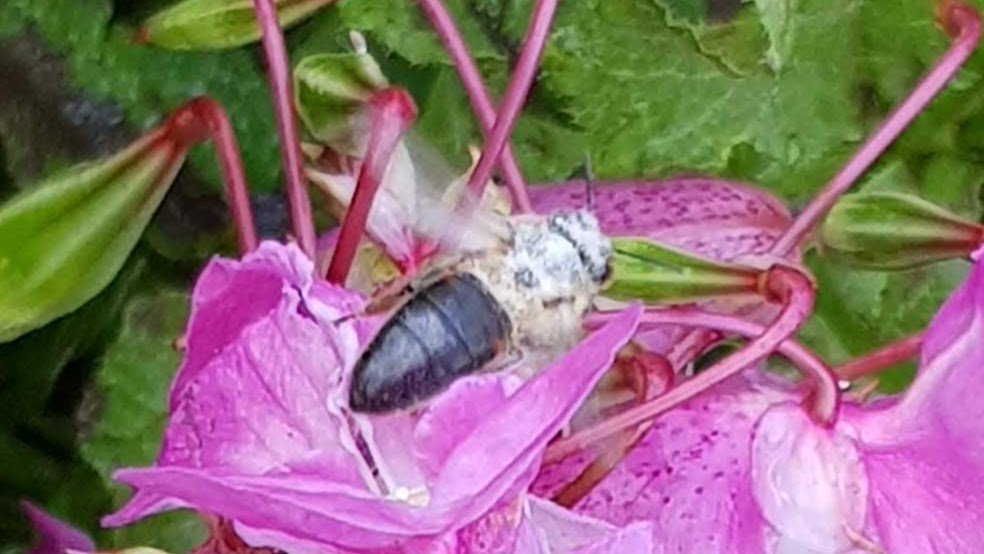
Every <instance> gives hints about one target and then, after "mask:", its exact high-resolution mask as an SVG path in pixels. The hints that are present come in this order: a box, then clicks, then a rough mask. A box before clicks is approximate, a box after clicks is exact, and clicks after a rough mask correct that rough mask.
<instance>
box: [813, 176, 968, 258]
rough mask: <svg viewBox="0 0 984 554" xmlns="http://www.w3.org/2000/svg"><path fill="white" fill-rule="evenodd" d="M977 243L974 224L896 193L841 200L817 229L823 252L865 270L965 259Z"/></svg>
mask: <svg viewBox="0 0 984 554" xmlns="http://www.w3.org/2000/svg"><path fill="white" fill-rule="evenodd" d="M981 239H982V227H981V226H980V225H977V224H975V223H973V222H970V221H966V220H964V219H962V218H960V217H959V216H957V215H954V214H952V213H950V212H948V211H947V210H945V209H943V208H941V207H939V206H937V205H935V204H932V203H930V202H927V201H926V200H923V199H922V198H919V197H918V196H914V195H910V194H902V193H897V192H869V193H859V194H852V195H849V196H846V197H844V198H843V199H842V200H841V201H840V202H838V203H837V204H836V205H835V206H834V208H833V209H832V210H831V211H830V214H828V215H827V219H826V221H825V222H824V225H823V228H822V229H821V231H820V240H821V248H822V250H823V252H824V253H825V254H827V255H829V256H831V257H834V258H837V259H841V260H844V261H845V262H846V263H849V264H851V265H854V266H857V267H863V268H869V269H908V268H912V267H916V266H919V265H924V264H928V263H931V262H935V261H940V260H945V259H948V258H959V257H965V256H967V255H968V254H970V253H971V252H972V251H974V250H975V249H976V248H977V247H978V246H979V245H980V244H981Z"/></svg>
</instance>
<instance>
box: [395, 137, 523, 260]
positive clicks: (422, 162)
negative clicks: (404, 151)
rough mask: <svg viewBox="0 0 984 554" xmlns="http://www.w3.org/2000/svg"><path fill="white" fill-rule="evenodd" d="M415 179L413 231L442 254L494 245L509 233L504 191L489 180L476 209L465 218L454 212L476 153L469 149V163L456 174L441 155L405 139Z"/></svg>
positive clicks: (464, 192)
mask: <svg viewBox="0 0 984 554" xmlns="http://www.w3.org/2000/svg"><path fill="white" fill-rule="evenodd" d="M407 146H408V151H409V152H410V157H411V159H412V161H413V167H414V172H415V175H414V176H415V179H416V184H417V186H416V194H415V206H414V210H413V211H414V212H415V217H416V225H415V231H416V232H417V233H418V234H419V235H421V236H422V237H425V238H426V239H428V240H430V241H431V242H433V243H435V244H437V245H439V246H440V247H441V250H443V251H444V253H449V252H456V251H457V252H469V251H477V250H484V249H488V248H493V247H495V246H496V245H498V244H501V243H502V242H503V241H505V240H508V239H509V238H510V236H511V230H510V229H511V227H510V225H509V201H508V196H507V195H506V193H505V191H504V190H503V189H502V188H501V187H500V186H499V185H497V184H495V183H494V182H492V183H489V184H488V186H486V188H485V192H484V194H483V196H482V199H481V201H479V202H478V209H476V210H474V211H473V212H472V213H471V214H469V215H468V216H467V217H466V216H463V215H462V214H460V213H457V212H456V211H455V207H456V206H457V205H458V204H459V202H460V200H461V199H462V198H463V197H464V196H465V195H466V194H468V192H467V187H466V185H467V183H468V178H469V176H470V175H471V171H472V169H474V164H475V163H476V162H477V158H478V154H479V153H478V152H477V151H475V150H472V152H471V154H472V166H471V167H470V168H469V170H468V171H467V172H465V173H464V174H463V175H456V174H455V172H454V170H453V169H451V168H450V166H449V165H448V164H447V162H446V161H444V159H443V157H441V156H440V154H438V153H437V152H435V151H434V149H433V148H431V147H430V146H429V145H427V144H426V143H424V141H422V140H419V139H417V138H416V137H415V136H414V135H410V136H409V137H408V138H407Z"/></svg>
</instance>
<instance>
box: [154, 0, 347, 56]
mask: <svg viewBox="0 0 984 554" xmlns="http://www.w3.org/2000/svg"><path fill="white" fill-rule="evenodd" d="M331 2H332V0H276V1H275V2H274V3H275V4H276V6H277V20H278V22H279V23H280V26H281V27H289V26H290V25H293V24H294V23H297V22H299V21H301V20H303V19H304V18H306V17H308V16H309V15H311V14H313V13H314V12H316V11H318V10H319V9H321V8H322V7H324V6H326V5H328V4H329V3H331ZM260 36H261V35H260V26H259V25H257V23H256V15H255V14H254V12H253V0H185V1H184V2H179V3H177V4H175V5H173V6H171V7H170V8H167V9H165V10H163V11H161V12H158V13H157V14H155V15H154V16H152V17H151V18H150V19H148V20H147V21H146V22H145V23H144V25H143V26H142V27H141V28H140V31H139V34H138V36H137V40H139V41H140V42H149V43H151V44H154V45H156V46H160V47H162V48H169V49H172V50H221V49H226V48H235V47H237V46H242V45H243V44H248V43H250V42H254V41H257V40H259V39H260Z"/></svg>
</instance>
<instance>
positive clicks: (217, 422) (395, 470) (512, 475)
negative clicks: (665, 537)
mask: <svg viewBox="0 0 984 554" xmlns="http://www.w3.org/2000/svg"><path fill="white" fill-rule="evenodd" d="M214 264H216V265H218V266H220V269H221V272H218V273H208V272H206V275H207V276H208V279H207V280H206V285H207V286H205V285H202V286H200V287H198V288H196V298H195V300H196V304H195V309H194V312H193V314H192V324H191V327H192V328H193V329H196V332H198V333H200V334H202V335H204V336H203V337H202V339H201V341H200V342H196V343H195V344H198V345H200V344H207V345H212V346H216V345H217V346H220V347H218V348H214V349H212V350H211V351H209V352H206V353H204V354H200V355H199V356H198V357H195V358H194V359H195V360H196V364H195V365H193V366H191V368H192V369H193V371H192V372H191V374H188V375H186V374H185V371H186V368H185V366H182V368H181V370H179V375H178V376H177V378H176V380H175V387H174V388H173V391H172V399H171V404H172V407H173V408H174V413H173V415H172V419H171V421H170V424H169V427H168V429H167V436H166V441H165V444H164V446H163V448H162V452H161V456H160V458H159V460H158V465H157V467H154V468H149V469H138V470H134V469H126V470H121V471H119V472H118V473H117V475H116V476H115V477H116V479H117V480H119V481H120V482H123V483H126V484H129V485H131V486H133V487H135V488H136V489H138V492H137V495H136V496H135V497H134V499H133V500H132V501H131V503H130V504H128V505H127V506H126V507H124V508H123V509H122V510H121V511H120V512H118V513H116V514H114V515H112V516H109V517H107V518H105V520H104V523H105V524H107V525H120V524H124V523H127V522H130V521H133V520H135V519H138V518H141V517H144V516H146V515H149V514H150V513H154V512H157V511H161V510H166V509H173V508H175V507H193V508H195V509H197V510H199V511H203V512H208V513H213V514H216V515H219V516H222V517H225V518H228V519H231V520H233V521H234V522H235V524H236V525H237V527H239V528H241V529H243V531H244V533H247V534H249V535H250V536H252V537H255V538H257V539H258V540H274V541H276V540H278V539H277V537H281V538H282V539H283V540H284V543H283V544H272V545H266V546H274V547H278V548H279V547H284V548H286V547H291V546H294V547H298V548H302V547H303V545H305V544H308V543H310V544H325V545H330V546H331V548H336V549H338V548H340V549H389V548H397V547H409V546H408V545H421V544H432V543H433V544H443V541H444V540H445V536H446V535H447V534H448V533H451V532H454V531H456V530H458V529H460V528H462V527H465V526H467V525H469V524H471V523H473V522H476V521H479V520H480V519H481V518H483V517H486V516H487V515H488V514H489V513H490V511H492V510H494V509H495V507H496V506H497V505H498V504H499V503H501V502H502V500H503V499H504V498H513V497H516V496H517V495H518V494H521V493H522V491H523V490H524V489H525V487H526V486H527V485H528V483H529V481H531V480H532V478H533V474H534V471H535V469H536V466H537V463H538V460H539V456H540V455H541V453H542V451H543V448H544V447H545V445H546V443H547V441H548V440H550V439H551V438H552V437H553V436H554V435H555V434H556V433H557V432H558V430H559V429H560V428H561V427H562V426H563V425H564V424H565V423H566V422H567V421H568V419H569V418H570V416H571V413H572V412H573V411H574V410H575V409H576V407H577V405H578V404H579V403H580V402H581V401H582V400H583V399H584V398H585V397H586V396H587V395H588V394H589V392H590V391H591V389H592V387H593V386H594V384H595V383H596V382H597V381H598V379H600V377H601V375H602V374H603V372H604V371H605V370H606V369H607V367H608V366H609V365H610V364H611V362H612V360H613V359H614V356H615V353H616V352H617V351H618V350H619V349H620V348H621V347H622V346H624V345H625V344H626V343H627V341H628V340H629V338H630V336H631V335H632V333H633V332H634V331H635V329H636V326H637V325H638V321H639V318H640V315H641V308H640V307H638V306H635V307H632V308H629V309H627V310H626V311H625V312H623V313H622V314H621V315H620V316H618V317H615V318H613V320H612V321H611V322H610V323H609V324H608V325H606V326H605V327H603V328H601V329H599V330H598V331H595V332H594V333H592V334H591V335H590V336H589V337H588V338H587V339H585V340H584V341H583V342H582V343H581V344H580V345H579V346H578V347H577V348H575V349H574V350H573V351H572V352H570V353H569V354H567V355H566V356H564V357H562V358H561V359H560V360H558V361H557V362H556V363H554V364H552V365H551V366H550V367H549V368H546V369H545V370H544V371H543V372H542V373H540V375H538V376H537V377H536V378H534V379H532V380H531V381H529V382H527V383H525V384H524V385H523V386H522V387H520V388H518V389H515V390H511V389H514V387H513V386H508V387H506V391H505V392H506V393H507V395H508V396H507V397H506V399H505V400H504V401H503V399H502V398H501V397H499V398H497V397H495V396H494V395H493V396H489V395H486V394H483V393H478V394H476V393H475V391H474V390H471V391H470V392H469V390H470V389H469V388H468V387H462V392H461V394H459V395H454V396H452V397H449V398H448V399H445V400H439V401H437V402H436V404H435V405H436V406H437V407H438V408H437V409H435V411H434V412H433V413H432V414H430V418H429V419H428V420H427V421H428V422H429V423H428V424H429V425H432V426H433V429H435V430H437V429H445V430H447V431H448V432H449V434H450V435H451V436H455V437H459V439H458V440H456V441H455V443H454V444H448V443H441V442H439V441H435V440H428V441H425V442H424V443H423V444H422V445H421V446H420V448H418V447H417V446H415V445H414V443H413V437H414V435H415V429H416V428H415V427H414V426H413V425H411V423H413V421H412V420H411V419H410V418H397V419H393V420H392V421H389V420H386V418H383V419H380V420H379V426H378V428H374V429H372V431H373V433H376V434H378V439H379V440H378V441H377V442H373V437H372V435H369V436H367V437H366V439H367V441H370V442H372V443H371V444H370V447H371V448H370V450H372V451H374V452H375V454H377V455H378V456H380V458H379V459H378V460H377V461H379V462H380V463H381V466H380V467H381V470H382V471H381V474H382V473H385V474H386V477H387V478H389V479H392V480H396V481H399V480H401V479H411V480H412V479H415V477H414V476H413V475H414V474H413V472H414V471H421V468H420V467H418V466H417V464H416V461H417V459H418V456H417V455H416V454H414V455H412V456H410V455H401V456H392V457H391V454H392V452H393V451H394V450H395V449H397V448H401V447H402V450H403V451H404V453H405V454H406V453H411V454H413V453H422V454H423V455H424V457H427V458H428V459H429V460H430V462H429V465H428V466H425V467H426V468H428V469H430V471H431V474H432V476H433V481H432V483H433V484H432V490H431V491H426V490H425V491H424V492H425V493H427V492H429V493H430V494H429V498H428V495H426V494H425V495H424V496H423V497H415V498H413V499H412V500H414V501H419V500H420V499H421V498H423V501H424V503H423V504H422V505H420V504H415V503H413V502H403V501H397V500H391V499H388V498H382V497H380V496H379V495H377V494H376V493H374V492H372V491H371V490H370V489H369V486H368V485H369V484H370V483H369V480H367V479H365V478H364V476H365V475H366V473H365V472H364V471H360V466H359V465H358V462H357V461H356V460H355V459H354V456H353V453H354V452H355V450H356V449H355V447H354V442H353V440H352V437H351V436H350V434H349V432H348V430H347V423H346V420H345V419H344V418H342V417H340V413H341V412H340V411H339V403H338V401H337V396H338V394H339V391H340V390H344V377H343V369H348V368H350V366H351V364H353V363H354V361H355V357H356V356H357V353H358V351H359V348H361V346H362V345H363V344H364V342H365V340H366V339H367V337H368V336H370V335H369V334H367V333H364V332H363V331H365V329H360V325H363V324H365V323H366V322H365V320H364V319H363V318H355V319H349V320H346V321H345V322H341V321H338V318H339V316H342V315H347V314H348V313H349V311H348V310H349V308H354V307H358V306H360V305H361V304H362V301H361V298H360V297H359V296H358V295H354V294H351V293H347V292H345V291H344V290H342V289H335V288H333V287H329V286H327V285H323V284H321V283H320V282H315V281H314V279H313V276H312V275H313V274H312V273H311V265H310V262H309V261H307V260H306V259H305V258H303V256H301V255H300V253H299V252H298V251H297V250H296V248H293V247H289V248H284V247H279V246H277V245H272V246H269V247H265V248H261V251H260V252H258V254H257V255H255V256H248V257H247V258H246V259H244V261H243V262H238V263H237V262H231V263H230V262H214ZM238 273H245V274H247V275H248V276H249V277H250V278H253V277H257V276H258V278H260V279H262V281H263V283H264V288H261V289H259V290H260V292H262V294H257V299H256V301H257V303H263V302H265V303H263V304H262V305H263V306H264V307H265V309H266V312H265V313H253V312H249V313H248V315H249V316H250V319H249V320H248V321H247V322H246V323H245V324H239V325H236V324H235V323H237V322H233V324H230V325H229V328H230V329H232V330H233V331H234V332H228V333H227V334H226V335H224V336H223V340H222V341H220V342H218V343H216V342H215V341H212V342H209V338H210V337H209V336H208V332H209V331H208V329H207V328H205V327H196V324H197V322H198V320H199V318H200V317H203V314H206V315H212V314H219V313H222V311H223V310H226V311H229V312H233V313H237V312H235V310H234V309H232V308H234V306H233V307H230V306H229V305H228V304H229V303H235V301H236V299H235V297H234V296H232V295H231V294H230V291H228V290H226V288H227V287H228V286H230V284H231V283H239V284H241V285H244V286H248V285H250V281H249V280H248V279H247V280H246V282H245V283H243V282H240V281H237V274H238ZM216 275H217V276H218V278H216V277H215V276H216ZM271 275H272V276H273V277H275V279H270V278H269V277H270V276H271ZM278 279H279V280H278ZM274 284H276V285H278V286H273V285H274ZM198 292H202V294H201V295H199V294H198ZM206 293H207V294H206ZM214 317H216V318H217V315H215V316H214ZM333 318H334V319H333ZM370 326H371V324H370ZM199 347H200V346H199ZM190 354H191V353H189V357H191V356H190ZM185 365H188V364H187V363H186V364H185ZM544 399H546V400H544ZM444 402H461V403H462V404H464V405H467V406H469V407H470V408H471V409H473V410H475V411H477V412H478V413H481V414H484V417H483V418H480V419H475V418H472V419H471V420H470V421H459V422H456V421H453V420H451V419H450V418H452V417H453V416H454V414H455V413H458V412H459V411H460V410H455V409H452V408H450V405H444V404H443V403H444ZM421 436H426V433H422V435H421ZM429 448H432V449H433V451H429V450H428V449H429ZM384 466H385V467H384Z"/></svg>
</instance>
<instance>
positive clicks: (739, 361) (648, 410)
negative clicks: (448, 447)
mask: <svg viewBox="0 0 984 554" xmlns="http://www.w3.org/2000/svg"><path fill="white" fill-rule="evenodd" d="M769 273H770V277H769V280H770V281H772V282H773V283H772V284H774V285H776V289H777V292H779V293H781V294H782V296H783V297H784V303H785V307H784V308H783V311H782V313H780V314H779V316H778V317H777V318H776V320H775V321H774V322H773V323H772V324H771V325H770V326H769V327H767V328H763V327H761V326H759V325H757V324H755V323H752V322H748V321H744V320H742V319H739V318H736V317H734V316H728V315H719V314H710V313H706V312H701V311H698V310H696V309H693V308H683V309H671V310H658V311H650V312H647V313H646V314H645V315H644V316H643V320H642V321H643V323H645V324H654V323H658V324H674V325H687V326H693V327H704V328H714V329H720V330H724V331H728V332H733V333H738V334H742V335H746V336H753V337H755V338H754V339H753V340H751V341H750V342H749V343H748V344H747V345H745V347H744V348H742V349H741V350H739V351H738V352H736V353H734V354H732V355H731V356H728V357H727V358H725V359H724V360H721V361H720V362H718V363H716V364H714V366H712V367H710V368H708V369H707V370H705V371H704V372H702V373H699V374H698V375H697V376H695V377H693V378H691V379H689V380H687V381H684V382H683V383H681V384H680V385H677V386H676V387H674V388H673V389H671V390H670V391H669V392H667V393H666V394H663V395H661V396H659V397H657V398H654V399H653V400H651V401H649V402H646V403H645V404H641V405H639V406H636V407H633V408H629V409H628V410H626V411H624V412H622V413H620V414H618V415H616V416H614V417H611V418H609V419H607V420H605V421H602V422H600V423H598V424H596V425H594V426H592V427H589V428H587V429H585V430H584V431H581V432H579V433H576V434H574V435H572V436H570V437H568V438H566V439H562V440H559V441H557V442H555V443H554V444H552V445H551V446H550V447H549V448H548V449H547V452H546V455H545V458H544V459H545V460H546V461H554V460H559V459H562V458H564V457H566V456H568V455H570V454H572V453H574V452H577V451H578V450H581V449H582V448H583V447H584V446H586V445H588V444H591V443H594V442H597V441H599V440H601V439H604V438H607V437H609V436H612V435H614V434H616V433H618V432H620V431H622V430H624V429H627V428H631V427H635V426H636V425H639V424H640V423H644V422H646V421H648V420H650V419H652V418H654V417H656V416H657V415H659V414H661V413H663V412H665V411H667V410H669V409H671V408H674V407H676V406H678V405H680V404H681V403H683V402H686V401H687V400H689V399H691V398H693V397H695V396H697V395H698V394H700V393H701V392H704V391H705V390H707V389H709V388H710V387H712V386H714V385H716V384H718V383H720V382H721V381H724V380H725V379H727V378H729V377H731V376H733V375H736V374H738V373H740V372H741V371H742V370H744V369H745V368H747V367H749V366H751V365H753V364H756V363H758V362H759V361H761V360H763V359H765V358H766V357H767V356H768V355H769V354H771V353H772V352H773V351H779V352H780V353H782V354H783V355H785V356H786V357H787V358H789V359H790V360H791V361H793V362H794V363H795V364H796V366H797V367H799V368H800V369H802V370H804V371H805V372H806V373H807V374H808V375H809V376H810V377H811V378H812V379H813V381H814V389H813V392H812V395H811V398H810V400H811V404H812V406H811V409H810V411H811V415H812V416H813V417H814V419H815V420H816V421H817V422H818V423H821V424H830V423H832V422H833V421H834V418H835V417H836V413H837V408H838V406H839V404H840V390H839V389H838V387H837V379H836V377H835V376H834V375H833V373H832V372H831V371H830V370H829V369H828V368H827V367H826V366H825V365H824V364H823V362H821V361H820V359H819V358H817V357H816V355H814V354H813V353H811V352H810V351H809V350H807V349H806V348H804V347H802V346H799V345H798V344H797V343H795V342H794V341H791V340H789V337H791V336H792V335H793V334H794V333H795V332H796V331H797V330H798V329H799V327H800V326H801V325H802V324H803V322H804V321H805V320H806V318H807V316H809V313H810V309H811V308H812V306H813V285H812V283H811V282H810V280H809V279H808V278H807V277H806V276H805V275H803V274H802V273H800V272H799V271H796V270H793V269H791V268H786V267H782V266H777V267H773V268H772V269H770V270H769Z"/></svg>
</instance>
